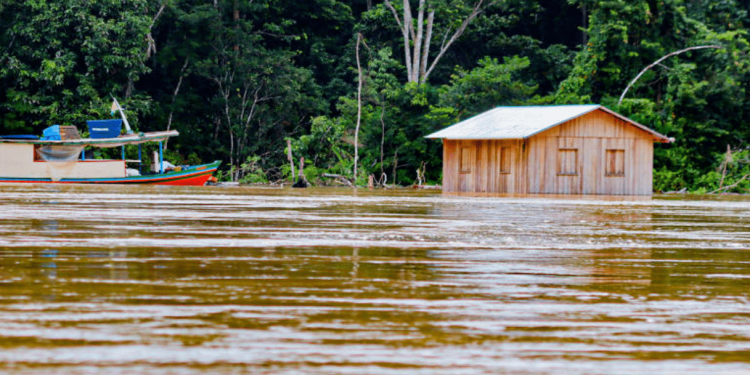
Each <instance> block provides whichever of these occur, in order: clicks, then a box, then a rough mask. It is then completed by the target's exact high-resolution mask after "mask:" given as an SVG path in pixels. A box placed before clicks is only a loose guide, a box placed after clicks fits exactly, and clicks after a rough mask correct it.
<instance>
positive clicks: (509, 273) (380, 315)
mask: <svg viewBox="0 0 750 375" xmlns="http://www.w3.org/2000/svg"><path fill="white" fill-rule="evenodd" d="M0 275H2V278H0V348H2V350H0V371H2V372H16V373H39V374H42V373H70V374H86V373H108V374H109V373H122V374H131V373H165V374H172V373H179V374H191V373H195V374H202V373H274V374H275V373H300V372H302V373H325V374H329V373H342V374H363V373H365V374H370V373H372V374H415V373H423V374H462V373H466V374H477V373H487V374H490V373H492V374H496V373H513V374H517V373H549V374H562V373H565V374H591V373H596V374H608V373H612V374H622V373H645V372H654V373H659V374H664V373H687V372H689V373H746V372H749V371H750V324H749V323H750V303H749V302H750V301H748V297H749V294H750V288H749V286H750V199H747V198H738V197H731V198H709V199H706V198H700V199H683V198H676V197H657V198H654V199H643V198H637V199H627V198H603V197H599V198H597V197H574V198H568V197H557V196H553V197H550V196H537V197H512V196H511V197H466V196H450V195H446V196H442V195H440V194H437V193H434V192H412V191H399V192H367V191H358V192H352V191H349V190H335V189H334V190H314V189H313V190H276V189H244V188H238V189H218V188H163V187H86V186H53V187H48V186H33V185H32V186H7V185H6V186H0Z"/></svg>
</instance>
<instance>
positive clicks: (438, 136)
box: [425, 104, 675, 143]
mask: <svg viewBox="0 0 750 375" xmlns="http://www.w3.org/2000/svg"><path fill="white" fill-rule="evenodd" d="M565 106H568V105H559V106H503V107H495V108H493V109H490V110H488V111H485V112H482V113H480V114H478V115H476V116H472V117H469V118H468V119H466V120H463V121H460V122H458V123H456V124H454V125H451V126H449V127H447V128H444V129H441V130H438V131H436V132H434V133H431V134H429V135H427V136H425V138H429V139H441V138H442V139H451V140H458V139H467V140H476V139H528V138H531V137H533V136H535V135H538V134H540V133H543V132H545V131H547V130H549V129H551V128H554V127H555V126H558V125H561V124H563V123H565V122H568V121H570V120H572V119H575V118H577V117H581V116H583V115H586V114H588V113H591V112H593V111H595V110H597V109H601V110H602V111H604V112H606V113H608V114H610V115H612V116H614V117H616V118H619V119H620V120H622V121H625V122H627V123H629V124H631V125H633V126H635V127H636V128H639V129H640V130H642V131H644V132H646V133H649V134H650V135H651V136H652V137H653V138H654V141H656V142H660V143H671V142H674V141H675V139H674V138H670V137H667V136H665V135H663V134H660V133H658V132H656V131H655V130H652V129H650V128H648V127H647V126H645V125H642V124H639V123H638V122H636V121H633V120H631V119H629V118H627V117H625V116H623V115H621V114H619V113H617V112H615V111H612V110H611V109H609V108H607V107H605V106H603V105H600V104H573V105H569V106H577V107H590V108H588V109H587V108H583V111H582V112H579V113H577V114H575V115H573V116H571V117H569V118H566V119H564V120H559V121H557V122H555V123H553V124H550V125H548V126H546V127H544V128H541V129H536V130H535V131H534V132H533V133H530V134H525V135H524V136H519V137H514V136H509V137H504V136H500V137H497V136H496V137H493V136H461V137H456V136H455V135H453V136H444V135H442V134H441V133H444V132H446V130H448V129H450V128H452V127H453V126H456V125H458V124H461V123H464V122H467V121H470V120H474V121H476V120H479V119H481V118H482V117H484V116H491V115H492V113H493V112H494V111H495V110H497V109H499V108H546V107H565Z"/></svg>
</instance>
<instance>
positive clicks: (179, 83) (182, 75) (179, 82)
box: [164, 57, 190, 150]
mask: <svg viewBox="0 0 750 375" xmlns="http://www.w3.org/2000/svg"><path fill="white" fill-rule="evenodd" d="M189 62H190V58H189V57H187V58H185V63H184V64H182V69H180V79H179V80H177V86H175V88H174V92H173V93H172V108H170V109H169V119H168V120H167V130H169V129H170V128H171V127H172V114H174V102H175V100H176V99H177V94H178V93H179V92H180V86H182V79H183V78H185V70H186V69H187V66H188V63H189ZM168 145H169V138H167V139H165V140H164V149H165V150H166V149H167V147H168Z"/></svg>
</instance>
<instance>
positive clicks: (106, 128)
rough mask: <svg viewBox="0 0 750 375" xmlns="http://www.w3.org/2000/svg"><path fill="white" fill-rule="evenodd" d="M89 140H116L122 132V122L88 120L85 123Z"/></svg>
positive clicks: (115, 120)
mask: <svg viewBox="0 0 750 375" xmlns="http://www.w3.org/2000/svg"><path fill="white" fill-rule="evenodd" d="M86 125H88V127H89V137H91V138H117V137H118V136H119V135H120V132H121V131H122V120H121V119H113V120H90V121H86Z"/></svg>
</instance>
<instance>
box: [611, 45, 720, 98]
mask: <svg viewBox="0 0 750 375" xmlns="http://www.w3.org/2000/svg"><path fill="white" fill-rule="evenodd" d="M704 48H714V49H719V48H722V46H718V45H710V46H695V47H688V48H685V49H681V50H679V51H674V52H672V53H669V54H666V55H664V56H662V57H661V58H660V59H659V60H656V61H654V62H653V63H651V64H650V65H649V66H647V67H645V68H644V69H643V70H641V72H640V73H638V75H637V76H635V78H633V80H632V81H630V83H629V84H628V87H626V88H625V91H623V92H622V95H620V100H618V101H617V105H618V106H619V105H620V104H621V103H622V99H624V98H625V94H627V93H628V90H630V87H632V86H633V84H635V82H636V81H638V79H639V78H641V76H642V75H643V74H644V73H646V72H647V71H648V70H649V69H651V68H653V67H655V66H657V65H659V63H661V62H662V61H664V60H666V59H668V58H670V57H672V56H676V55H679V54H681V53H685V52H687V51H693V50H697V49H704Z"/></svg>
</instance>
